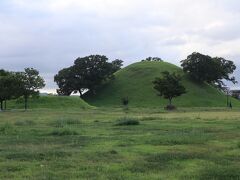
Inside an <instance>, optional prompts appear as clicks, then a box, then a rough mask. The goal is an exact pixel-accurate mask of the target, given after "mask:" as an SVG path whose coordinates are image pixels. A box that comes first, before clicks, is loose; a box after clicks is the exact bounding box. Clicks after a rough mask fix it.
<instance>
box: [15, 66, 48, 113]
mask: <svg viewBox="0 0 240 180" xmlns="http://www.w3.org/2000/svg"><path fill="white" fill-rule="evenodd" d="M17 76H18V78H19V80H20V81H21V90H20V92H21V93H22V95H23V97H24V102H25V110H26V109H27V108H28V99H29V97H30V96H31V95H36V94H39V91H38V90H39V89H41V88H43V87H44V86H45V82H44V79H43V78H42V77H41V76H40V75H39V72H38V71H37V70H36V69H33V68H25V71H24V72H19V73H17Z"/></svg>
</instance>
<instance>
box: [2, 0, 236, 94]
mask: <svg viewBox="0 0 240 180" xmlns="http://www.w3.org/2000/svg"><path fill="white" fill-rule="evenodd" d="M239 19H240V2H239V1H237V0H211V1H209V0H202V1H198V0H170V1H169V0H131V1H129V0H114V1H112V0H88V1H85V0H41V1H34V0H2V1H1V2H0V42H1V44H0V66H1V67H3V68H6V69H14V70H15V69H19V70H20V69H23V68H24V67H29V66H32V67H36V68H37V69H39V71H40V72H41V73H42V74H43V76H44V77H46V81H47V87H46V88H47V89H53V88H56V85H55V84H54V82H53V76H54V74H56V73H57V72H58V70H60V69H61V68H63V67H67V66H70V65H71V64H72V63H73V61H74V59H75V58H77V57H79V56H85V55H89V54H96V53H98V54H105V55H107V56H108V57H109V58H110V59H115V58H120V59H123V60H125V65H128V64H130V63H132V62H135V61H138V60H140V59H143V58H145V57H148V56H159V57H161V58H162V59H166V60H167V61H169V62H171V63H175V64H177V65H179V61H180V60H182V59H184V58H185V57H186V56H187V55H189V54H190V53H192V52H193V51H199V52H202V53H205V54H209V55H212V56H223V57H226V58H230V59H232V60H234V62H235V63H236V64H239V65H240V61H239V60H238V59H239V57H240V55H239V49H240V47H239V46H240V25H239V24H240V22H239V21H240V20H239ZM238 74H239V73H238ZM238 74H237V75H238Z"/></svg>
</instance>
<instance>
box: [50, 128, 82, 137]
mask: <svg viewBox="0 0 240 180" xmlns="http://www.w3.org/2000/svg"><path fill="white" fill-rule="evenodd" d="M50 135H53V136H72V135H78V133H77V132H76V131H74V130H71V129H68V128H64V129H56V130H54V131H52V132H51V133H50Z"/></svg>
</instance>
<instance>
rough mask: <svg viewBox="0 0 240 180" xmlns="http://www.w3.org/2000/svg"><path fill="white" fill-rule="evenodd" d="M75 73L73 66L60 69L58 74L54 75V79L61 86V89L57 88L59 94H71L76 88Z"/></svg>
mask: <svg viewBox="0 0 240 180" xmlns="http://www.w3.org/2000/svg"><path fill="white" fill-rule="evenodd" d="M73 73H74V72H73V67H72V66H71V67H69V68H64V69H62V70H60V71H59V72H58V74H57V75H55V76H54V81H55V82H56V83H57V85H58V87H59V89H57V93H58V94H59V95H64V96H69V95H71V93H72V92H73V91H74V90H75V88H74V86H75V83H76V80H75V78H74V74H73ZM78 83H80V82H78Z"/></svg>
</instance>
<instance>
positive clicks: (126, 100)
mask: <svg viewBox="0 0 240 180" xmlns="http://www.w3.org/2000/svg"><path fill="white" fill-rule="evenodd" d="M128 103H129V99H128V97H124V98H122V105H123V106H127V105H128Z"/></svg>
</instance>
